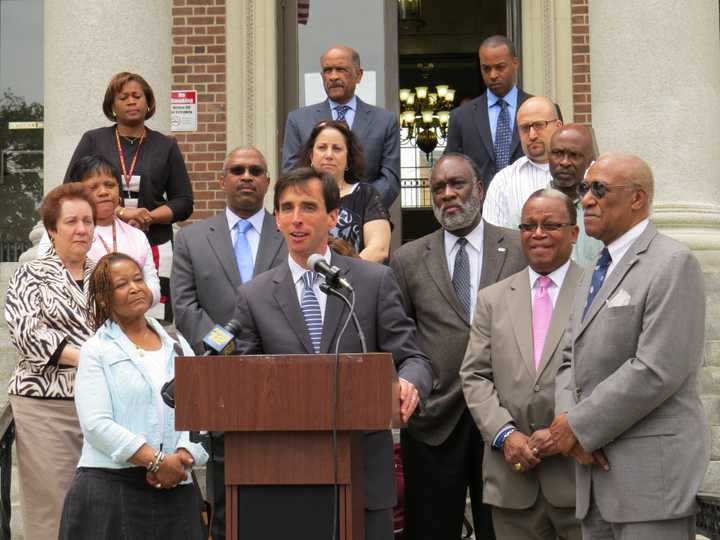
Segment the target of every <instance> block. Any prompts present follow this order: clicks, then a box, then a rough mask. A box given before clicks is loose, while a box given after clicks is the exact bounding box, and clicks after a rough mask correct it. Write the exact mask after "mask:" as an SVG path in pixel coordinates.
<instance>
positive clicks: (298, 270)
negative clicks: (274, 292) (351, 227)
mask: <svg viewBox="0 0 720 540" xmlns="http://www.w3.org/2000/svg"><path fill="white" fill-rule="evenodd" d="M323 257H324V258H325V260H326V261H327V262H328V263H330V264H332V252H331V251H330V247H327V248H325V254H324V255H323ZM288 266H289V267H290V273H291V274H292V278H293V283H297V282H298V281H300V280H301V279H302V277H303V274H304V273H305V272H307V271H308V269H307V268H303V267H302V266H300V265H299V264H298V263H296V262H295V259H293V258H292V255H290V254H289V253H288Z"/></svg>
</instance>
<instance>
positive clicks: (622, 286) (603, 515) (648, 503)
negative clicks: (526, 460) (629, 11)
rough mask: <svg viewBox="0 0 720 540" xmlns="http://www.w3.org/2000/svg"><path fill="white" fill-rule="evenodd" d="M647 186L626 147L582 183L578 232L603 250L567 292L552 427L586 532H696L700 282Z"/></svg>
mask: <svg viewBox="0 0 720 540" xmlns="http://www.w3.org/2000/svg"><path fill="white" fill-rule="evenodd" d="M653 190H654V185H653V177H652V172H651V171H650V168H649V167H648V165H647V164H646V163H645V162H644V161H642V160H641V159H640V158H638V157H637V156H633V155H627V154H606V155H604V156H601V157H600V158H599V159H598V160H597V162H596V163H595V164H594V165H593V166H592V167H591V168H590V170H589V171H588V174H587V177H586V181H585V182H583V183H581V184H580V194H581V195H582V201H581V202H582V206H583V208H584V210H585V230H586V231H587V233H588V234H589V235H591V236H593V237H595V238H598V239H599V240H601V241H602V242H603V244H604V245H605V248H604V249H603V251H602V252H601V255H600V257H599V258H598V260H597V262H596V265H595V268H594V271H593V272H591V273H590V272H589V273H588V274H587V275H586V278H585V279H584V280H583V282H582V283H581V286H580V288H579V289H578V291H579V292H578V294H577V296H576V299H575V303H574V308H573V314H572V318H571V322H570V329H569V338H570V339H569V340H568V342H567V344H566V348H565V349H566V350H565V356H564V361H563V364H562V366H561V369H560V372H559V374H558V380H557V384H556V389H557V396H556V411H557V412H558V413H560V414H559V416H558V417H557V418H556V419H555V421H554V422H553V424H552V426H551V433H552V437H553V440H554V442H555V444H556V445H557V446H558V448H559V449H560V450H561V451H562V452H563V453H566V454H569V455H573V456H574V457H575V458H576V460H577V461H578V465H577V466H576V482H577V503H576V505H577V517H578V518H580V519H582V527H583V535H584V537H585V538H593V539H595V538H597V539H603V540H604V539H617V540H630V539H633V540H665V539H667V540H679V539H684V540H687V539H690V538H695V513H696V511H697V503H696V501H695V497H696V495H697V492H698V489H699V487H700V484H701V482H702V480H703V477H704V474H705V470H706V468H707V464H708V458H709V444H708V430H707V427H706V422H705V415H704V412H703V407H702V404H701V402H700V398H699V396H698V384H697V374H698V369H699V368H700V365H701V363H702V353H703V341H704V332H705V289H704V280H703V274H702V270H701V269H700V265H699V264H698V261H697V259H696V258H695V257H694V256H693V254H692V253H691V252H690V250H689V249H688V248H687V247H685V246H683V245H682V244H679V243H678V242H676V241H674V240H672V239H670V238H669V237H667V236H665V235H662V234H660V233H659V232H658V231H657V229H656V228H655V226H654V225H653V224H652V223H651V222H650V220H649V215H650V208H651V205H652V199H653Z"/></svg>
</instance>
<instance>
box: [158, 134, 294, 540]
mask: <svg viewBox="0 0 720 540" xmlns="http://www.w3.org/2000/svg"><path fill="white" fill-rule="evenodd" d="M218 182H219V184H220V189H222V191H223V192H224V193H225V209H224V210H223V211H222V212H220V213H219V214H217V215H215V216H214V217H211V218H208V219H205V220H203V221H200V222H198V223H193V224H191V225H188V226H187V227H183V228H182V229H180V232H179V233H178V234H177V236H176V237H175V253H174V256H173V265H172V273H171V276H170V289H171V291H172V298H173V310H174V313H175V325H176V326H177V329H178V330H179V331H180V332H181V333H182V335H183V336H185V338H186V339H187V340H188V342H189V343H190V344H191V345H192V347H193V349H194V350H195V352H196V353H197V354H202V353H203V352H204V350H203V345H202V340H203V337H205V336H206V335H207V333H208V332H209V331H210V330H211V329H212V328H213V327H214V326H215V325H216V324H220V325H224V324H225V323H227V322H228V321H229V320H230V319H231V318H232V316H233V312H234V311H235V307H236V305H237V295H236V292H235V291H236V289H237V288H238V287H239V286H240V285H241V284H242V283H245V282H247V281H250V280H251V279H252V278H253V277H254V276H256V275H257V274H260V273H261V272H264V271H266V270H269V269H270V268H274V267H276V266H278V265H279V264H282V263H283V262H284V261H285V260H286V259H287V247H286V244H285V240H284V239H283V237H282V235H281V234H280V233H279V232H278V230H277V226H276V225H275V218H274V217H273V216H272V215H271V214H269V213H268V212H267V211H266V210H265V209H264V208H263V199H264V197H265V193H266V192H267V189H268V186H269V185H270V177H269V176H268V173H267V163H266V161H265V157H264V156H263V155H262V154H261V153H260V151H259V150H257V149H255V148H251V147H244V148H236V149H235V150H233V151H232V152H230V154H229V155H228V156H227V158H225V161H224V163H223V168H222V172H221V175H220V178H219V180H218ZM223 446H224V445H223V434H222V433H213V434H212V435H211V461H210V462H209V463H208V468H207V493H208V495H209V497H210V499H211V502H212V504H213V523H212V537H213V538H214V539H216V540H217V539H222V538H225V483H224V478H225V467H224V448H223Z"/></svg>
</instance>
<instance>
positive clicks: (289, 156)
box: [282, 45, 400, 209]
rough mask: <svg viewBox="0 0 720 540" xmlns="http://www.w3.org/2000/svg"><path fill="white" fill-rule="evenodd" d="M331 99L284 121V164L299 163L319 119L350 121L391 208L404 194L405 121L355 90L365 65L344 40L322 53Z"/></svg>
mask: <svg viewBox="0 0 720 540" xmlns="http://www.w3.org/2000/svg"><path fill="white" fill-rule="evenodd" d="M320 69H321V75H322V80H323V86H324V88H325V93H326V94H327V99H326V100H325V101H323V102H321V103H316V104H314V105H309V106H307V107H301V108H300V109H296V110H294V111H292V112H291V113H290V114H289V115H288V117H287V122H286V123H285V138H284V140H283V149H282V163H283V171H284V172H287V171H289V170H290V169H292V168H293V167H294V166H295V164H296V163H297V156H296V154H297V152H298V150H300V148H301V147H302V145H303V144H304V143H305V141H307V139H308V137H310V132H311V131H312V129H313V128H314V127H315V125H316V124H317V123H318V122H321V121H323V120H337V121H342V122H345V123H347V125H348V127H349V128H350V129H351V130H352V132H353V133H354V134H355V135H356V136H357V138H358V139H359V140H360V143H361V144H362V147H363V155H364V157H365V178H363V179H362V180H364V181H365V182H370V183H372V185H373V187H374V188H375V189H377V191H378V193H380V196H381V197H382V201H383V205H384V206H385V208H386V209H389V208H390V205H392V203H393V201H394V200H395V199H396V197H397V196H398V193H400V124H399V123H398V119H397V116H395V115H394V114H393V113H391V112H390V111H386V110H385V109H381V108H379V107H374V106H372V105H369V104H368V103H365V102H364V101H363V100H361V99H360V98H359V97H357V96H356V95H355V87H356V86H357V85H358V83H360V80H361V79H362V76H363V70H362V67H361V65H360V55H359V54H358V53H357V51H355V50H353V49H351V48H350V47H345V46H344V45H337V46H334V47H331V48H330V49H328V50H327V51H325V53H324V54H323V55H322V57H320Z"/></svg>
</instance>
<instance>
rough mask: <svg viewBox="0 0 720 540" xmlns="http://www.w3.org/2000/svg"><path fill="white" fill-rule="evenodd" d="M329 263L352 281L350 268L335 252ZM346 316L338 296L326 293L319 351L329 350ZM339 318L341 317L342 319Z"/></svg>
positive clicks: (345, 310) (326, 351) (325, 351)
mask: <svg viewBox="0 0 720 540" xmlns="http://www.w3.org/2000/svg"><path fill="white" fill-rule="evenodd" d="M331 264H333V265H335V266H337V267H338V268H340V271H341V274H343V276H346V277H347V278H348V279H349V281H351V282H352V275H351V274H350V268H349V267H348V266H347V264H345V263H344V261H342V260H341V259H340V258H339V257H338V256H337V254H335V253H333V254H332V256H331ZM343 292H344V291H343ZM321 294H325V293H321ZM346 316H347V309H346V306H345V303H344V302H343V301H342V300H340V299H339V298H335V297H334V296H330V295H328V297H327V303H326V304H325V317H323V331H322V339H321V340H320V352H321V353H328V352H331V351H330V347H331V346H332V345H333V343H334V341H335V336H336V335H337V332H338V330H339V329H340V324H341V322H344V321H345V317H346ZM340 319H342V321H341V320H340Z"/></svg>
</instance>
